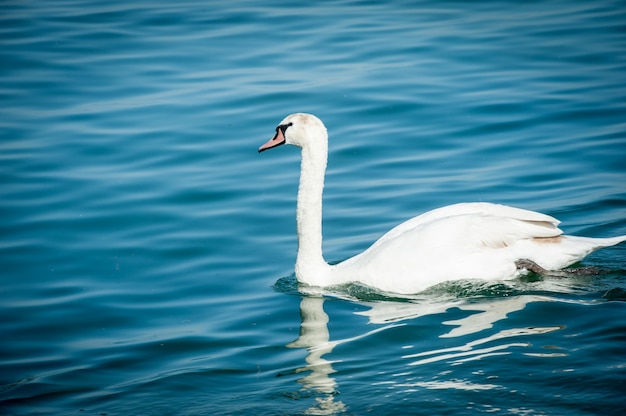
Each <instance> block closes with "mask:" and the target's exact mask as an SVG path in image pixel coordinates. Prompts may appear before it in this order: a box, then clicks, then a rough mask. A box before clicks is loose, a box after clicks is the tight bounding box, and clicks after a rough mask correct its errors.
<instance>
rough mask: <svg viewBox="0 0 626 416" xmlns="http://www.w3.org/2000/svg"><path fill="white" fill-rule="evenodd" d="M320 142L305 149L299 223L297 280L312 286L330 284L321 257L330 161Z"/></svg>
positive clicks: (325, 265) (299, 198)
mask: <svg viewBox="0 0 626 416" xmlns="http://www.w3.org/2000/svg"><path fill="white" fill-rule="evenodd" d="M324 139H325V140H320V142H318V143H316V146H306V147H303V148H302V165H301V169H300V185H299V187H298V207H297V212H296V221H297V227H298V257H297V259H296V277H297V278H298V280H300V281H301V282H303V283H306V284H309V285H313V286H324V285H327V284H328V282H327V279H328V272H329V270H330V266H329V265H328V264H327V263H326V261H325V260H324V257H323V255H322V192H323V190H324V175H325V173H326V163H327V159H328V144H327V141H326V138H324Z"/></svg>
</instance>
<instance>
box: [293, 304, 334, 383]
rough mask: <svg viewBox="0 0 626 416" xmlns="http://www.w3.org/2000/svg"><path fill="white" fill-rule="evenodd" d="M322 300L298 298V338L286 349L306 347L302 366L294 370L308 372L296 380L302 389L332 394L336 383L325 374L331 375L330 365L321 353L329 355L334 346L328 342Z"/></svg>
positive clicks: (332, 371) (326, 320)
mask: <svg viewBox="0 0 626 416" xmlns="http://www.w3.org/2000/svg"><path fill="white" fill-rule="evenodd" d="M323 305H324V299H323V298H315V297H305V298H302V302H301V303H300V315H301V317H302V323H301V325H300V336H299V337H298V339H297V340H295V341H293V342H292V343H290V344H288V345H287V346H288V347H289V348H306V349H307V352H308V353H307V356H306V363H307V365H306V367H304V368H300V369H298V372H301V371H311V374H309V375H307V376H306V377H304V378H302V379H300V380H298V381H299V382H300V383H302V384H303V387H305V388H310V389H313V390H315V391H318V392H320V393H326V394H333V393H334V392H335V387H336V385H337V383H336V382H335V380H334V379H333V378H330V377H329V374H332V373H334V372H335V370H334V369H333V367H332V365H331V362H330V361H328V360H325V359H324V358H322V356H323V355H324V354H328V353H329V352H331V351H332V350H333V348H334V346H335V343H331V342H329V340H330V333H329V332H328V325H327V324H328V315H327V314H326V312H324V308H323Z"/></svg>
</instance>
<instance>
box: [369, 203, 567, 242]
mask: <svg viewBox="0 0 626 416" xmlns="http://www.w3.org/2000/svg"><path fill="white" fill-rule="evenodd" d="M455 217H458V218H457V220H448V221H445V223H446V225H445V227H444V228H448V227H455V228H456V227H461V228H465V229H466V231H467V234H466V236H467V238H468V239H471V240H474V241H476V242H483V243H484V244H486V245H489V246H492V247H496V246H502V245H504V244H507V245H508V244H509V243H510V242H511V241H512V240H515V239H524V238H545V237H556V236H559V235H561V234H562V231H561V230H560V229H559V228H558V225H559V223H560V221H559V220H557V219H556V218H554V217H551V216H549V215H546V214H542V213H539V212H535V211H529V210H525V209H521V208H515V207H510V206H506V205H499V204H491V203H486V202H473V203H461V204H454V205H448V206H445V207H442V208H438V209H434V210H432V211H428V212H426V213H424V214H422V215H418V216H417V217H414V218H411V219H410V220H408V221H405V222H403V223H402V224H399V225H397V226H396V227H394V228H393V229H391V230H390V231H389V232H387V233H386V234H385V235H383V236H382V237H381V238H380V239H379V240H378V241H377V242H376V243H374V245H373V246H372V247H374V246H376V245H379V244H383V243H384V242H385V241H389V240H395V239H397V238H400V236H401V235H403V234H406V233H409V232H411V231H412V230H416V229H423V227H425V226H426V225H428V224H430V225H432V226H435V227H437V226H442V222H441V221H442V220H446V219H452V218H455ZM435 223H436V224H437V225H436V224H435ZM442 231H443V230H442ZM457 231H458V230H457ZM446 234H447V233H446ZM455 234H457V233H455Z"/></svg>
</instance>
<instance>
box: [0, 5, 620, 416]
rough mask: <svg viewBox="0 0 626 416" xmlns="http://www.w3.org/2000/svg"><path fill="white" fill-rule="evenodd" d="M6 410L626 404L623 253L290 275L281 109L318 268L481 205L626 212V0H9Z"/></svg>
mask: <svg viewBox="0 0 626 416" xmlns="http://www.w3.org/2000/svg"><path fill="white" fill-rule="evenodd" d="M0 10H1V13H0V45H1V49H0V62H1V67H0V97H1V98H0V100H1V105H0V133H1V135H2V138H1V142H0V143H1V144H0V158H1V162H0V163H1V165H0V166H1V167H2V168H1V170H0V174H1V183H2V185H1V186H0V201H1V202H0V209H1V210H2V229H1V234H0V235H1V237H0V244H1V245H0V247H1V248H0V250H1V251H0V270H1V272H0V273H1V282H2V288H3V290H2V292H1V294H0V333H1V334H2V342H1V343H0V413H4V414H12V415H27V414H28V415H30V414H42V415H44V414H51V415H52V414H54V415H57V414H80V415H104V414H106V415H118V414H119V415H132V414H138V415H139V414H141V415H143V414H152V415H200V414H202V415H204V414H211V415H228V414H252V413H254V414H258V415H275V414H349V415H361V414H429V415H431V414H481V413H493V414H519V415H541V414H560V415H589V414H600V415H607V414H622V413H623V411H624V409H625V408H626V399H624V396H623V392H624V391H625V389H626V354H625V353H624V345H625V342H626V338H625V337H624V334H625V333H626V325H625V323H624V319H623V317H624V316H625V315H624V314H625V313H626V307H625V306H624V305H625V303H624V302H623V301H624V299H626V273H625V272H624V270H626V246H624V245H622V246H618V247H613V248H610V249H606V250H603V251H601V252H597V253H594V254H593V255H591V256H590V257H588V258H587V259H586V260H585V262H584V265H589V266H596V267H600V268H602V269H605V270H607V272H606V273H603V274H600V275H597V276H578V277H575V278H571V279H556V278H541V277H539V276H531V277H529V278H526V279H521V280H516V281H512V282H495V283H485V282H480V281H475V282H453V283H449V284H444V285H441V286H438V287H435V288H431V289H429V290H428V291H426V292H424V293H420V294H416V295H415V296H411V297H405V298H402V297H390V296H384V295H382V294H378V293H375V292H372V291H371V290H368V289H367V288H363V287H358V286H350V287H345V288H341V289H340V290H337V291H320V290H312V289H307V288H302V287H298V285H297V283H296V281H295V278H294V275H293V263H294V260H295V250H296V239H295V222H294V217H295V193H296V188H297V178H298V174H299V154H298V152H297V150H296V149H295V148H286V147H285V148H280V149H276V150H273V151H271V152H267V153H264V154H262V155H258V154H257V148H258V146H259V145H260V144H262V143H263V142H265V141H266V140H267V139H268V138H269V137H270V136H271V135H272V134H273V132H274V128H275V126H276V124H277V123H278V122H279V121H280V120H281V119H282V118H283V117H284V116H285V115H287V114H288V113H291V112H295V111H306V112H312V113H315V114H317V115H318V116H319V117H321V118H322V119H323V120H324V121H325V123H326V125H327V127H328V129H329V131H330V136H331V139H330V140H331V142H330V159H329V169H328V173H327V186H326V188H325V199H324V238H325V242H324V251H325V253H326V257H327V258H328V260H329V261H339V260H342V259H345V258H347V257H349V256H351V255H353V254H355V253H358V252H359V251H360V250H363V249H365V248H366V247H367V246H368V245H369V244H370V243H371V242H373V241H374V240H375V239H376V238H377V237H379V236H380V235H381V234H383V233H384V232H385V231H386V230H388V229H390V228H391V227H392V226H394V225H396V224H397V223H399V222H401V221H403V220H405V219H407V218H410V217H412V216H414V215H417V214H419V213H422V212H424V211H427V210H429V209H432V208H436V207H438V206H443V205H447V204H451V203H455V202H461V201H492V202H499V203H506V204H510V205H514V206H519V207H522V208H527V209H533V210H538V211H542V212H545V213H547V214H550V215H554V216H556V217H558V218H559V219H561V220H562V221H563V229H564V230H565V231H566V232H567V233H569V234H579V235H588V236H598V237H600V236H612V235H621V234H626V186H625V183H626V180H625V179H626V162H625V161H626V157H625V156H626V134H625V133H624V132H625V131H626V122H625V120H626V101H625V99H624V98H625V97H626V84H625V83H624V82H623V80H624V73H626V30H625V28H626V27H625V26H624V22H626V12H625V9H624V8H623V4H622V3H621V2H618V1H614V2H611V1H596V2H585V1H567V2H566V1H556V2H554V1H553V2H547V1H546V2H543V1H535V2H498V1H490V2H483V3H480V4H469V3H468V4H465V3H463V2H436V3H432V2H419V1H416V2H397V4H387V3H384V2H381V3H378V2H360V1H340V2H332V3H328V4H320V5H314V4H310V5H309V4H307V3H300V2H295V3H292V4H286V3H282V2H273V1H269V2H264V3H263V4H262V5H261V3H258V2H254V1H249V2H245V1H233V2H219V3H218V2H201V1H193V0H190V1H186V2H175V3H162V4H159V3H156V4H155V2H153V1H151V2H148V1H145V2H142V1H130V2H128V1H126V2H116V1H113V2H111V1H109V2H105V3H102V4H94V3H92V2H85V1H81V0H76V1H69V0H68V1H54V2H50V1H36V0H35V1H29V2H24V1H5V2H3V3H2V5H0Z"/></svg>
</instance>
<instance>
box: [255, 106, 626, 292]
mask: <svg viewBox="0 0 626 416" xmlns="http://www.w3.org/2000/svg"><path fill="white" fill-rule="evenodd" d="M282 144H292V145H296V146H299V147H300V148H301V149H302V162H301V173H300V185H299V187H298V201H297V209H296V222H297V230H298V254H297V258H296V267H295V272H296V278H297V279H298V281H300V282H301V283H305V284H308V285H311V286H321V287H325V286H334V285H340V284H345V283H350V282H358V283H361V284H365V285H367V286H370V287H373V288H376V289H378V290H382V291H385V292H392V293H399V294H413V293H418V292H420V291H422V290H424V289H426V288H428V287H430V286H432V285H435V284H438V283H441V282H444V281H448V280H459V279H468V278H479V279H485V280H501V279H502V280H504V279H511V278H514V277H516V276H518V275H519V274H520V273H524V272H525V271H526V270H525V269H524V268H521V267H520V266H519V263H518V262H519V261H520V260H525V261H530V262H531V263H534V264H536V265H539V266H540V267H541V268H543V269H546V270H558V269H562V268H564V267H566V266H569V265H571V264H573V263H575V262H577V261H579V260H581V259H582V258H584V257H585V256H586V255H588V254H589V253H591V252H592V251H594V250H596V249H599V248H602V247H607V246H611V245H615V244H618V243H620V242H622V241H626V236H620V237H613V238H588V237H576V236H565V235H563V234H562V231H561V230H560V229H559V228H558V224H559V221H558V220H557V219H555V218H553V217H551V216H549V215H545V214H541V213H538V212H533V211H528V210H524V209H519V208H514V207H509V206H505V205H498V204H491V203H483V202H480V203H461V204H454V205H449V206H446V207H442V208H438V209H435V210H432V211H429V212H426V213H424V214H422V215H419V216H417V217H414V218H412V219H410V220H408V221H405V222H404V223H402V224H399V225H398V226H396V227H394V228H393V229H391V230H390V231H388V232H387V233H386V234H384V235H383V236H382V237H380V238H379V239H378V240H377V241H376V242H375V243H374V244H372V245H371V246H370V247H369V248H368V249H367V250H365V251H363V252H362V253H360V254H357V255H356V256H354V257H352V258H349V259H347V260H345V261H343V262H341V263H339V264H336V265H329V264H328V263H326V261H325V260H324V257H323V255H322V191H323V188H324V175H325V172H326V163H327V158H328V134H327V132H326V127H325V126H324V124H323V123H322V121H321V120H320V119H319V118H317V117H315V116H314V115H311V114H304V113H296V114H291V115H289V116H287V117H286V118H285V119H284V120H283V121H282V122H281V123H280V124H279V125H278V127H277V128H276V134H275V135H274V137H273V138H272V139H270V140H269V141H268V142H267V143H265V144H264V145H262V146H261V147H260V148H259V152H262V151H264V150H267V149H271V148H273V147H276V146H279V145H282Z"/></svg>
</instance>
